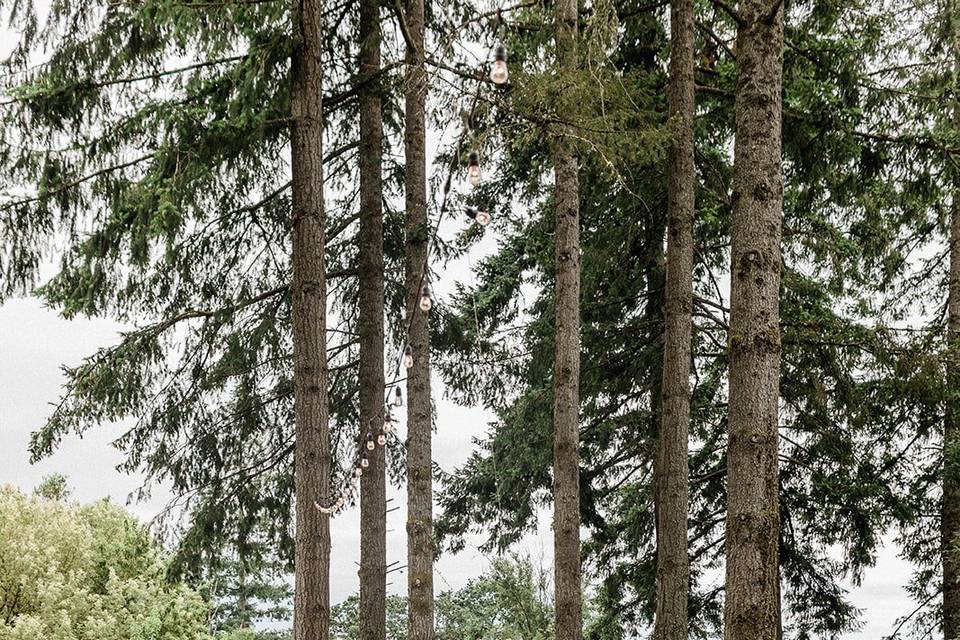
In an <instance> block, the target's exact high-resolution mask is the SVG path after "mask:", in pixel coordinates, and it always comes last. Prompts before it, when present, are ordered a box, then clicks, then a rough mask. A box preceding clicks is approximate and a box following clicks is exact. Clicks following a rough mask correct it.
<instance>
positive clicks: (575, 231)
mask: <svg viewBox="0 0 960 640" xmlns="http://www.w3.org/2000/svg"><path fill="white" fill-rule="evenodd" d="M554 10H555V18H554V20H555V29H556V34H555V36H554V37H555V40H556V73H557V77H558V78H560V85H559V86H558V92H557V93H558V95H557V99H558V101H559V102H560V104H561V105H562V106H561V111H563V110H566V109H567V108H569V107H571V106H572V104H573V100H574V99H575V97H574V96H575V94H574V92H573V91H572V90H571V89H572V86H571V85H572V84H573V83H572V81H571V80H572V78H575V77H576V76H577V67H578V66H579V60H578V57H577V49H578V47H577V39H578V24H579V20H580V18H579V14H578V5H577V1H576V0H559V1H558V2H557V3H556V6H555V9H554ZM565 85H566V86H565ZM554 135H555V139H554V140H553V141H552V145H553V180H554V194H553V205H554V216H555V225H554V233H555V234H556V241H555V250H554V259H555V267H554V269H555V272H556V285H555V286H556V310H555V315H556V320H555V327H556V336H555V339H556V341H555V344H554V363H553V429H554V435H553V503H554V510H553V553H554V583H555V593H556V595H555V603H556V607H555V617H554V620H555V623H554V625H555V629H554V634H555V637H556V638H558V640H580V637H581V633H582V630H583V629H582V610H583V607H582V603H581V589H582V585H581V581H580V260H581V257H580V188H579V179H580V177H579V175H578V173H579V162H578V158H577V153H576V151H575V149H574V147H573V144H572V141H571V139H570V138H571V137H572V136H573V135H574V132H571V131H566V130H564V129H563V128H561V129H559V130H558V131H557V132H555V134H554Z"/></svg>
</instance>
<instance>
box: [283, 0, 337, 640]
mask: <svg viewBox="0 0 960 640" xmlns="http://www.w3.org/2000/svg"><path fill="white" fill-rule="evenodd" d="M293 15H294V19H293V25H294V29H295V36H294V37H295V38H296V40H295V44H294V49H293V61H292V71H291V76H292V82H293V88H292V90H291V93H290V108H291V114H292V122H291V130H290V153H291V157H290V168H291V173H292V186H291V202H290V206H291V219H292V223H293V254H292V259H291V266H292V271H293V280H292V282H291V285H290V298H291V319H292V322H293V366H294V372H293V388H294V422H295V437H296V448H295V450H294V452H295V456H294V485H295V487H294V495H295V497H296V527H297V529H296V539H295V541H294V545H295V557H294V567H295V568H296V572H295V575H296V586H295V589H294V605H293V637H294V640H326V638H327V637H328V636H329V633H330V518H329V516H328V515H327V514H324V513H321V512H320V511H319V510H318V509H317V508H316V507H315V504H316V502H317V500H318V499H319V500H321V501H326V500H329V495H330V472H331V465H330V431H329V427H328V424H327V420H328V409H327V384H328V378H327V353H326V330H327V289H326V269H325V265H324V258H325V254H326V251H325V245H326V240H325V237H324V232H325V229H324V226H325V224H326V218H325V216H324V202H323V66H322V63H321V51H322V50H323V44H322V42H321V39H320V34H321V33H322V26H321V24H322V20H323V4H322V2H321V0H305V1H303V2H301V1H299V0H298V2H297V3H296V4H295V5H294V13H293Z"/></svg>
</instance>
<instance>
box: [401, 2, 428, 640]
mask: <svg viewBox="0 0 960 640" xmlns="http://www.w3.org/2000/svg"><path fill="white" fill-rule="evenodd" d="M424 9H425V8H424V1H423V0H406V2H405V3H404V4H403V9H402V10H401V9H398V12H400V11H402V13H401V14H400V15H401V20H402V21H403V22H404V28H403V33H404V36H405V40H406V41H405V44H406V48H405V54H404V55H405V62H406V74H405V76H404V88H403V89H404V133H403V141H404V160H405V162H406V165H405V167H404V196H405V198H404V204H405V222H404V254H405V263H404V284H405V296H404V309H405V312H406V313H405V317H406V319H407V325H408V327H409V331H408V336H407V340H408V343H409V347H410V355H411V357H412V358H413V366H412V367H408V368H407V383H406V388H407V393H406V395H407V411H406V414H407V442H406V449H407V457H406V470H407V525H406V531H407V599H408V602H409V612H408V630H407V634H408V637H409V638H410V640H433V638H434V590H433V561H434V556H435V555H436V549H435V548H434V544H433V454H432V451H433V447H432V431H433V420H432V410H431V397H430V389H431V387H430V336H429V326H428V324H427V316H426V315H425V314H423V313H417V306H416V305H417V303H418V299H419V295H420V293H421V290H422V289H423V287H429V283H428V281H427V276H428V269H427V266H428V265H427V257H428V255H429V252H430V245H429V240H428V231H429V218H428V216H427V167H426V102H427V71H426V55H427V52H426V39H425V28H424V18H425V15H424ZM398 391H399V388H398Z"/></svg>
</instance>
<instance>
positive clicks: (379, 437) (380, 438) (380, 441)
mask: <svg viewBox="0 0 960 640" xmlns="http://www.w3.org/2000/svg"><path fill="white" fill-rule="evenodd" d="M377 444H379V445H380V446H381V447H382V446H383V445H385V444H387V434H385V433H384V432H383V431H381V432H380V433H379V434H378V435H377Z"/></svg>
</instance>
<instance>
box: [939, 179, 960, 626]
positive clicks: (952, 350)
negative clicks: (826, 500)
mask: <svg viewBox="0 0 960 640" xmlns="http://www.w3.org/2000/svg"><path fill="white" fill-rule="evenodd" d="M950 219H951V223H950V285H949V294H948V302H947V308H948V318H947V358H948V364H947V393H948V396H947V406H946V415H945V420H944V425H943V456H944V479H943V507H942V513H941V515H942V526H941V533H942V537H941V553H942V557H943V635H944V638H945V639H946V640H955V639H956V638H960V477H958V472H957V470H958V468H960V409H958V405H960V400H958V396H960V364H958V363H960V176H958V177H957V178H955V180H954V185H953V203H952V205H951V210H950Z"/></svg>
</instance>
